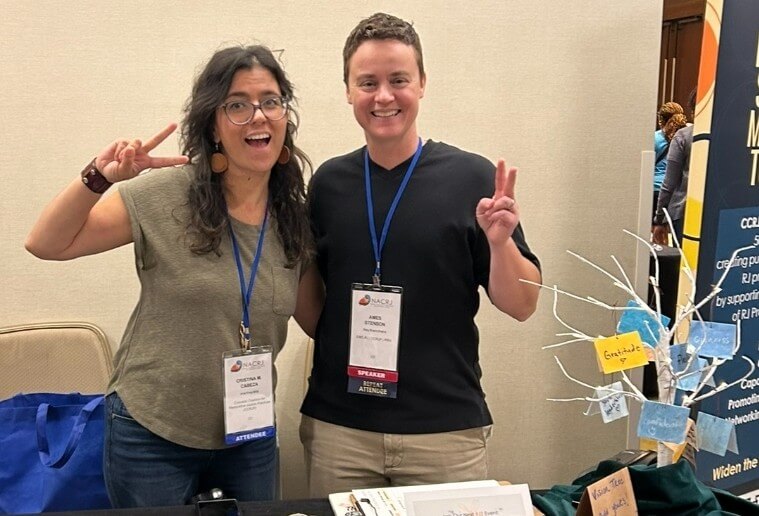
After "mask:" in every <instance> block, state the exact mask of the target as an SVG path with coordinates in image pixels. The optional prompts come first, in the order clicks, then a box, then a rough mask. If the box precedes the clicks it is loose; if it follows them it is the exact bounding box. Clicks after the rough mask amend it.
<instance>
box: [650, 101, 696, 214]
mask: <svg viewBox="0 0 759 516" xmlns="http://www.w3.org/2000/svg"><path fill="white" fill-rule="evenodd" d="M656 120H657V122H658V124H659V130H658V131H656V132H654V152H655V153H656V156H655V161H654V202H653V204H652V208H651V211H652V213H651V215H652V216H653V215H654V214H655V213H656V204H657V202H658V200H659V190H660V189H661V184H662V183H663V182H664V174H665V172H666V170H667V153H668V151H669V143H670V142H671V141H672V137H673V136H675V133H676V132H677V131H678V130H680V129H682V128H683V127H685V125H686V123H687V122H688V119H687V118H686V116H685V114H684V113H683V108H682V106H681V105H680V104H678V103H677V102H666V103H664V104H662V106H661V107H660V108H659V111H658V112H657V113H656Z"/></svg>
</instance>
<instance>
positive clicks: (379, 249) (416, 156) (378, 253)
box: [364, 138, 422, 286]
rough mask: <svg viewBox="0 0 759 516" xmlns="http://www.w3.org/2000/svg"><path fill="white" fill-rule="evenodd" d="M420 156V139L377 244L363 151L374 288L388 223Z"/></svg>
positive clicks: (366, 163)
mask: <svg viewBox="0 0 759 516" xmlns="http://www.w3.org/2000/svg"><path fill="white" fill-rule="evenodd" d="M421 155H422V139H421V138H419V143H418V144H417V146H416V152H415V153H414V159H412V160H411V164H410V165H409V166H408V170H406V175H405V176H403V181H401V185H400V186H399V187H398V191H397V192H396V193H395V198H394V199H393V203H392V204H391V205H390V209H389V210H388V212H387V215H386V216H385V223H384V224H383V226H382V236H381V237H380V240H379V243H378V242H377V228H376V227H375V225H374V201H373V200H372V180H371V178H370V177H369V151H368V150H367V149H364V184H365V185H366V209H367V212H368V214H369V233H370V234H371V235H372V247H373V248H374V262H375V267H374V276H373V278H372V280H373V283H374V285H375V286H379V284H380V276H381V271H382V249H383V248H384V247H385V240H386V239H387V232H388V230H389V229H390V221H391V220H392V219H393V215H395V209H396V208H397V207H398V203H399V202H400V200H401V196H402V195H403V191H404V190H406V185H407V184H408V181H409V179H411V173H412V172H413V171H414V167H416V162H417V161H419V156H421Z"/></svg>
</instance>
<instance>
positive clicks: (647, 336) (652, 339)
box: [617, 301, 669, 348]
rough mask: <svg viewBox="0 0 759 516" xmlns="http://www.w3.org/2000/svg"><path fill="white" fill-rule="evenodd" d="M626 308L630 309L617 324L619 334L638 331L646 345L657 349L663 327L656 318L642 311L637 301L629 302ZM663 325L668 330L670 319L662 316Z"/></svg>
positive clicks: (624, 312)
mask: <svg viewBox="0 0 759 516" xmlns="http://www.w3.org/2000/svg"><path fill="white" fill-rule="evenodd" d="M626 306H627V308H628V309H627V310H625V311H623V312H622V317H621V318H620V319H619V324H617V333H629V332H631V331H637V332H638V334H639V335H640V340H642V341H643V343H644V344H646V345H647V346H650V347H652V348H654V347H656V343H657V341H658V340H659V333H660V332H661V327H660V326H659V323H658V322H656V319H655V318H654V316H652V315H651V314H650V313H648V312H647V311H645V310H642V309H640V305H638V303H636V302H635V301H628V302H627V305H626ZM661 324H662V326H664V328H665V329H666V327H667V325H668V324H669V317H667V316H666V315H662V316H661Z"/></svg>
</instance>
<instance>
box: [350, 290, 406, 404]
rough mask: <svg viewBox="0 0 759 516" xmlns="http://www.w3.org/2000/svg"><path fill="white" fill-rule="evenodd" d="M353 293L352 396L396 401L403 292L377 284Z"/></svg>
mask: <svg viewBox="0 0 759 516" xmlns="http://www.w3.org/2000/svg"><path fill="white" fill-rule="evenodd" d="M351 290H352V293H351V328H350V354H349V357H348V392H350V393H353V394H363V395H367V396H377V397H381V398H396V397H397V396H398V343H399V337H400V319H401V304H402V300H403V288H402V287H395V286H388V285H380V284H379V282H377V281H375V282H374V283H353V284H352V285H351Z"/></svg>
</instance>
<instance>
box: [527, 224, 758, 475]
mask: <svg viewBox="0 0 759 516" xmlns="http://www.w3.org/2000/svg"><path fill="white" fill-rule="evenodd" d="M665 215H666V218H667V223H668V224H669V227H670V230H672V227H673V226H672V220H671V219H670V216H669V214H668V213H666V212H665ZM624 232H625V233H626V234H628V235H630V236H632V237H633V238H635V239H636V240H638V242H640V244H642V245H644V246H646V247H647V248H648V251H649V253H650V254H651V256H652V257H653V259H654V275H653V276H650V277H649V282H650V284H651V286H652V289H653V294H654V305H655V306H654V307H653V308H652V307H650V306H649V305H648V303H647V302H646V300H644V299H643V298H641V297H640V296H639V295H638V294H637V293H636V292H635V288H634V287H633V285H632V283H631V281H630V279H629V277H628V275H627V273H626V272H625V270H624V268H623V267H622V265H621V264H620V263H619V261H618V260H617V258H616V257H615V256H614V255H612V256H611V259H612V261H613V262H614V264H615V265H616V267H617V270H618V271H619V276H615V275H614V274H612V273H611V272H609V271H607V270H605V269H603V268H602V267H600V266H598V265H596V264H595V263H593V262H591V261H590V260H588V259H586V258H584V257H582V256H580V255H579V254H577V253H574V252H572V251H567V252H568V253H569V254H570V255H572V256H574V257H575V258H577V259H578V260H580V261H581V262H583V263H585V264H587V265H589V266H590V267H592V268H593V269H595V270H597V271H598V272H600V273H601V274H603V275H605V276H606V277H608V278H609V279H610V280H611V281H612V284H613V285H614V286H615V287H617V288H620V289H622V291H624V292H625V293H626V294H627V295H628V296H629V297H630V299H632V300H633V301H634V304H633V306H632V307H631V306H613V305H610V304H608V303H604V302H603V301H600V300H598V299H595V298H594V297H591V296H585V297H583V296H580V295H576V294H573V293H570V292H567V291H565V290H562V289H559V288H558V287H557V286H556V285H553V286H547V285H542V284H538V283H532V282H529V281H527V280H522V281H525V282H527V283H532V284H534V285H537V286H539V287H541V288H543V289H546V290H550V291H552V292H553V295H554V299H553V316H554V317H555V318H556V320H557V321H558V322H559V323H560V324H561V325H562V326H563V327H564V328H566V329H567V330H568V331H567V332H562V333H557V334H556V335H557V336H558V337H563V338H565V339H566V340H564V341H562V342H559V343H557V344H552V345H549V346H545V347H544V348H543V349H549V348H558V347H561V346H566V345H569V344H573V343H578V342H590V343H593V342H595V341H596V340H598V339H600V338H601V339H602V338H605V337H604V336H596V337H593V336H591V335H588V334H587V333H585V332H583V331H582V330H580V329H578V328H576V327H574V326H572V325H570V324H569V323H567V322H566V321H565V320H564V319H562V317H561V316H560V315H559V312H558V299H559V294H561V295H563V296H566V297H569V298H572V299H575V300H578V301H581V302H584V303H589V304H591V305H594V306H597V307H601V308H604V309H606V310H610V311H624V310H640V311H643V312H645V313H647V314H648V315H649V316H651V317H652V318H653V320H654V321H656V324H655V327H651V325H649V324H648V323H646V325H645V326H646V328H645V330H646V331H647V332H649V335H648V336H650V337H651V341H652V342H655V343H656V344H655V346H654V347H653V350H652V351H653V359H654V360H653V361H654V362H655V367H656V377H657V384H658V388H659V399H658V401H659V403H663V404H667V405H674V404H675V403H676V396H675V393H676V390H677V387H678V385H679V384H680V382H684V381H685V380H686V379H688V378H690V377H691V376H695V375H699V380H698V382H697V384H696V387H695V389H693V390H692V391H691V392H690V393H686V394H684V395H683V396H682V398H681V399H678V400H677V402H679V403H678V405H679V406H682V407H686V408H689V407H691V406H692V405H693V404H694V403H696V402H699V401H701V400H704V399H706V398H709V397H710V396H714V395H715V394H717V393H719V392H722V391H724V390H725V389H728V388H730V387H732V386H734V385H736V384H738V383H740V382H741V381H742V380H744V379H746V378H748V377H749V376H751V375H752V374H753V373H754V369H755V365H754V363H753V361H752V360H751V359H749V358H748V357H746V356H741V357H740V358H742V359H743V360H745V361H746V362H747V366H748V371H747V372H746V374H744V375H743V376H741V377H740V378H739V379H737V380H735V381H733V382H730V383H726V382H721V383H719V384H716V385H715V384H714V382H713V376H714V372H715V371H716V369H717V368H718V367H719V366H721V365H722V364H724V363H725V362H726V361H727V360H730V359H729V358H711V359H703V358H698V354H699V351H700V350H701V347H702V345H703V342H704V341H703V339H702V341H701V342H700V343H698V344H697V345H693V343H690V345H691V346H692V347H691V348H688V354H687V357H688V358H687V364H685V367H681V368H676V367H674V366H673V363H672V359H671V356H670V345H671V344H672V343H674V341H675V339H676V337H677V332H678V327H679V326H680V325H681V324H683V323H687V322H688V321H691V320H692V319H693V318H696V319H697V320H698V321H701V322H702V323H703V322H704V321H703V319H702V318H701V315H700V312H699V310H700V309H701V308H702V307H704V306H705V305H707V304H708V303H709V302H710V301H711V300H712V299H713V298H714V297H715V296H717V294H719V293H720V292H721V290H722V289H721V285H722V283H723V282H724V280H725V278H726V277H727V275H728V273H729V272H730V270H731V269H732V267H733V266H734V265H735V263H736V258H737V257H738V256H739V255H740V253H742V252H744V251H747V250H749V249H754V248H755V247H756V246H755V245H751V246H746V247H741V248H739V249H736V250H735V251H733V253H732V255H731V257H730V261H729V264H728V266H727V267H726V268H725V270H724V271H723V273H722V274H721V276H720V277H719V280H718V281H717V283H716V284H715V285H714V286H713V287H712V289H711V291H710V292H709V294H708V295H706V296H705V297H703V299H701V300H698V301H697V300H696V299H695V298H694V296H695V292H696V288H695V276H694V275H693V270H692V269H691V268H690V266H689V265H688V261H687V260H686V259H685V257H684V255H683V252H682V249H681V247H680V243H679V242H678V241H677V239H676V238H675V237H674V231H671V233H672V236H673V241H674V245H675V246H676V248H677V250H678V252H679V254H680V258H681V262H682V264H683V268H684V273H685V277H686V278H687V280H688V281H689V282H690V284H691V287H692V288H691V289H690V291H691V294H690V296H689V298H688V299H687V301H686V303H685V305H678V306H677V310H676V316H675V319H674V321H673V324H672V327H671V329H670V328H668V327H667V325H666V323H663V322H662V317H661V316H662V313H661V290H660V285H659V257H658V255H657V253H656V249H655V248H654V246H653V245H651V244H650V243H649V242H648V241H647V240H645V239H643V238H641V237H639V236H638V235H636V234H634V233H632V232H630V231H627V230H624ZM740 342H741V332H740V320H738V321H737V325H736V338H735V344H734V347H733V350H732V355H735V354H736V353H737V352H738V350H739V348H740ZM554 359H555V360H556V363H557V364H558V366H559V369H560V370H561V372H562V373H563V374H564V376H566V377H567V378H568V379H569V380H571V381H572V382H574V383H576V384H578V385H581V386H582V387H584V388H586V389H589V390H590V391H591V393H592V394H589V395H588V396H585V397H576V398H549V401H557V402H571V401H585V402H590V403H599V404H600V403H601V402H603V401H604V400H607V399H608V398H610V397H616V396H624V397H626V398H632V399H635V400H637V401H639V402H640V403H641V404H643V403H645V402H647V401H648V400H647V398H646V396H645V395H644V394H643V393H642V392H641V391H640V389H638V388H637V387H636V386H635V384H634V383H633V382H632V381H631V380H630V377H629V376H628V374H627V372H626V371H625V370H622V371H619V372H620V374H621V376H622V381H623V382H624V384H625V385H626V386H627V387H628V388H629V390H626V389H624V388H623V389H621V390H620V389H615V388H613V387H612V386H605V387H600V386H593V385H591V384H589V383H586V382H583V381H581V380H579V379H577V378H574V377H573V376H572V375H570V374H569V372H567V370H566V368H565V367H564V365H563V364H562V363H561V360H559V358H558V357H557V356H556V355H554ZM691 380H692V378H691ZM599 390H602V392H603V396H598V395H597V393H598V392H599ZM673 444H679V443H673ZM672 462H673V450H672V448H671V447H670V446H667V445H666V444H664V443H662V442H659V443H658V455H657V464H658V465H659V466H660V467H661V466H665V465H668V464H672Z"/></svg>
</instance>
